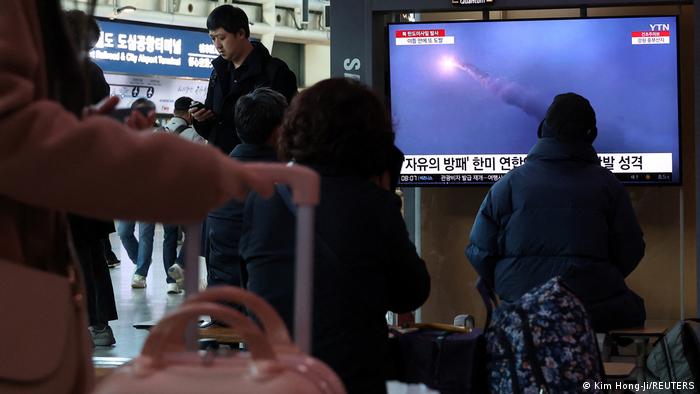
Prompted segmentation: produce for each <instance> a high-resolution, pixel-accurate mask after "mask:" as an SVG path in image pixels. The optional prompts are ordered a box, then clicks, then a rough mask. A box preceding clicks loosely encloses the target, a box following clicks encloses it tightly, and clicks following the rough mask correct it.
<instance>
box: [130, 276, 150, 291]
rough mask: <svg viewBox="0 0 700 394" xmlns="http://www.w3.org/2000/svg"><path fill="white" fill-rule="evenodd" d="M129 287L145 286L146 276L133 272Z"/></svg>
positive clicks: (140, 287)
mask: <svg viewBox="0 0 700 394" xmlns="http://www.w3.org/2000/svg"><path fill="white" fill-rule="evenodd" d="M131 287H132V288H133V289H144V288H146V277H145V276H141V275H139V274H134V276H132V277H131Z"/></svg>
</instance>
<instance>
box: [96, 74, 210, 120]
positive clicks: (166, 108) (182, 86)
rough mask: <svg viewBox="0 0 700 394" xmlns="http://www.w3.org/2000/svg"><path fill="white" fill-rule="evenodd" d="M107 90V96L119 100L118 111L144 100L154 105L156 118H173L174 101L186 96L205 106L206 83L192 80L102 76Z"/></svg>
mask: <svg viewBox="0 0 700 394" xmlns="http://www.w3.org/2000/svg"><path fill="white" fill-rule="evenodd" d="M105 79H106V80H107V83H108V84H109V86H110V96H119V98H121V101H120V102H119V105H118V107H119V108H129V107H130V106H131V103H132V102H134V100H136V99H138V98H147V99H149V100H151V101H153V103H154V104H155V105H156V112H157V113H159V114H172V113H173V110H174V109H175V100H177V99H178V97H182V96H187V97H189V98H191V99H194V100H197V101H200V102H204V101H205V99H206V97H207V88H208V85H209V81H207V80H206V79H195V78H175V77H167V76H142V75H128V74H112V73H105Z"/></svg>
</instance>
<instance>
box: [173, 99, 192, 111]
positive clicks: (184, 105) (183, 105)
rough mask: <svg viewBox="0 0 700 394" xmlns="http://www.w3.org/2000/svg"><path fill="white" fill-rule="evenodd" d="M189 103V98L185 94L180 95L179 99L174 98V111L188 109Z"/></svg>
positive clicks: (190, 100) (190, 101)
mask: <svg viewBox="0 0 700 394" xmlns="http://www.w3.org/2000/svg"><path fill="white" fill-rule="evenodd" d="M191 104H192V99H191V98H189V97H186V96H183V97H180V98H179V99H177V100H175V111H187V110H188V109H190V105H191Z"/></svg>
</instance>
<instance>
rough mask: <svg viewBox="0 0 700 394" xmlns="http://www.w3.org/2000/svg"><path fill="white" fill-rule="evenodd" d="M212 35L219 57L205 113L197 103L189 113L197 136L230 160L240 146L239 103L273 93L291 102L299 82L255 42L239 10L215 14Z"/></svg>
mask: <svg viewBox="0 0 700 394" xmlns="http://www.w3.org/2000/svg"><path fill="white" fill-rule="evenodd" d="M207 29H208V30H209V36H210V37H211V39H212V41H213V43H214V46H215V47H216V49H217V51H218V52H219V57H217V58H216V59H214V60H213V61H212V65H213V66H214V70H213V71H212V73H211V77H210V79H209V89H208V91H207V98H206V101H205V103H204V107H201V106H196V103H195V105H194V106H193V107H191V108H190V112H191V113H192V116H193V117H194V121H193V124H194V128H195V130H196V131H197V133H199V135H201V136H202V137H204V138H205V139H206V140H207V141H209V143H210V144H213V145H215V146H216V147H218V148H219V149H221V150H222V151H224V152H225V153H226V154H228V153H230V152H231V150H233V148H234V147H235V146H236V145H238V144H239V143H240V140H239V138H238V136H237V135H236V125H235V119H234V117H235V108H236V102H238V98H239V97H241V96H243V95H246V94H248V93H250V92H252V91H253V90H255V89H256V88H259V87H269V88H271V89H273V90H276V91H278V92H280V93H282V95H284V96H285V98H286V99H287V100H288V101H291V100H292V98H293V97H294V95H295V94H296V93H297V82H296V76H295V75H294V73H293V72H292V71H291V70H290V69H289V67H288V66H287V65H286V64H285V63H284V61H282V60H280V59H277V58H274V57H272V56H270V52H269V51H268V50H267V49H266V48H265V46H263V45H262V43H260V42H257V41H254V42H251V41H250V28H249V26H248V16H247V15H246V14H245V12H244V11H243V10H241V9H240V8H238V7H234V6H231V5H222V6H219V7H217V8H215V9H214V10H213V11H212V12H211V13H210V14H209V17H208V18H207Z"/></svg>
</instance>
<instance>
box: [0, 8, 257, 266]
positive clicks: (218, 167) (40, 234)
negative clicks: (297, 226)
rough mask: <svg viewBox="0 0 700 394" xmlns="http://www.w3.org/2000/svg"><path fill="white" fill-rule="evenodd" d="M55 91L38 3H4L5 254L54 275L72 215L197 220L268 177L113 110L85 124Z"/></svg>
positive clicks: (0, 49)
mask: <svg viewBox="0 0 700 394" xmlns="http://www.w3.org/2000/svg"><path fill="white" fill-rule="evenodd" d="M46 97H47V77H46V70H45V67H44V60H43V49H42V39H41V31H40V27H39V22H38V19H37V13H36V5H35V1H26V0H7V1H3V4H2V10H1V11H0V260H3V261H6V262H7V261H9V262H18V263H22V264H27V265H30V266H34V267H37V268H43V269H49V270H52V271H53V270H54V269H52V265H54V267H53V268H58V267H55V265H56V264H58V265H63V264H64V263H65V262H66V261H67V260H65V259H66V258H68V254H67V244H68V243H67V242H66V231H65V225H64V223H63V219H62V217H63V216H62V212H66V211H67V212H74V213H78V214H82V215H85V216H92V217H96V218H103V219H111V218H120V219H139V220H144V221H158V222H169V223H187V222H195V221H198V220H201V219H202V218H203V217H204V215H205V214H206V213H207V212H208V211H209V210H211V209H213V208H215V207H216V206H218V205H221V204H222V203H224V202H226V201H227V200H229V199H230V198H232V197H239V198H243V197H244V196H245V193H246V192H247V189H248V185H251V184H254V183H256V182H258V181H257V178H254V175H253V173H252V172H251V171H250V170H249V169H246V168H245V165H244V164H240V163H238V162H236V161H234V160H232V159H230V158H228V157H227V156H225V155H223V154H222V153H220V152H219V151H218V150H217V149H216V148H212V147H206V146H202V145H196V144H192V143H190V142H188V141H185V140H183V139H181V138H178V137H177V136H174V135H168V134H165V133H155V134H154V133H135V132H133V131H132V130H130V129H128V128H126V127H125V126H123V125H121V124H120V123H118V122H116V121H114V120H112V119H110V118H108V117H105V116H93V117H89V118H87V119H84V120H80V119H77V118H76V117H75V116H74V115H72V114H71V113H69V112H67V111H66V110H64V109H63V107H61V105H60V104H59V103H57V102H55V101H51V100H48V99H47V98H46ZM174 158H177V160H175V159H174ZM0 264H1V263H0Z"/></svg>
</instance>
